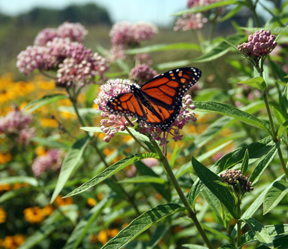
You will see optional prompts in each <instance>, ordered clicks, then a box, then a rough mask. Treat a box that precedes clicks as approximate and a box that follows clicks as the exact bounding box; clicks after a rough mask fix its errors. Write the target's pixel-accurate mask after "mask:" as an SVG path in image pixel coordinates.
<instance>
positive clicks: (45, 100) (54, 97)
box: [24, 93, 68, 113]
mask: <svg viewBox="0 0 288 249" xmlns="http://www.w3.org/2000/svg"><path fill="white" fill-rule="evenodd" d="M67 98H68V96H67V95H64V94H60V93H57V94H51V95H46V96H44V97H42V98H41V99H36V100H33V101H31V102H29V103H28V104H27V105H26V106H25V107H24V110H26V111H27V112H29V113H32V112H33V111H35V110H37V109H38V108H40V107H41V106H43V105H47V104H51V103H53V102H56V101H58V100H61V99H67Z"/></svg>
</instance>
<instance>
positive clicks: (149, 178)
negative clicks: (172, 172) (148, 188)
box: [118, 176, 166, 184]
mask: <svg viewBox="0 0 288 249" xmlns="http://www.w3.org/2000/svg"><path fill="white" fill-rule="evenodd" d="M118 182H119V183H145V182H147V183H159V184H163V183H165V182H166V180H165V179H163V178H160V177H152V176H135V177H133V178H128V179H125V180H122V181H118Z"/></svg>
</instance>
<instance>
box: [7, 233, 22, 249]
mask: <svg viewBox="0 0 288 249" xmlns="http://www.w3.org/2000/svg"><path fill="white" fill-rule="evenodd" d="M24 241H25V237H24V236H23V235H22V234H16V235H14V236H6V237H5V239H4V241H3V246H4V248H6V249H16V248H18V247H19V246H20V245H22V244H23V243H24Z"/></svg>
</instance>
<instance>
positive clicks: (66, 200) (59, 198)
mask: <svg viewBox="0 0 288 249" xmlns="http://www.w3.org/2000/svg"><path fill="white" fill-rule="evenodd" d="M55 203H56V205H57V206H66V205H70V204H73V199H72V198H71V197H68V198H64V199H62V195H58V196H57V197H56V199H55Z"/></svg>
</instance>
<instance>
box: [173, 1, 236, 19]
mask: <svg viewBox="0 0 288 249" xmlns="http://www.w3.org/2000/svg"><path fill="white" fill-rule="evenodd" d="M237 3H239V1H237V0H226V1H219V2H215V3H212V4H209V5H205V6H199V7H195V8H191V9H188V10H184V11H181V12H177V13H176V14H173V16H181V15H185V14H189V13H198V12H202V11H207V10H211V9H215V8H219V7H223V6H227V5H231V4H237Z"/></svg>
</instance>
